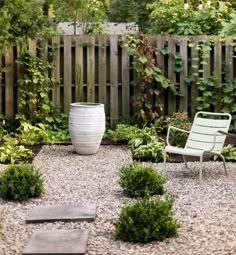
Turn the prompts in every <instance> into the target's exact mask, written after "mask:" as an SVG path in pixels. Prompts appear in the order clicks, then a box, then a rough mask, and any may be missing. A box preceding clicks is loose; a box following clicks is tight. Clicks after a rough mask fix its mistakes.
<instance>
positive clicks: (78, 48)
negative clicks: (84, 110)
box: [74, 36, 84, 102]
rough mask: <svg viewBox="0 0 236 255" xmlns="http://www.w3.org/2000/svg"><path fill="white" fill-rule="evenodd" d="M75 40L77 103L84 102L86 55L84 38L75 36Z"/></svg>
mask: <svg viewBox="0 0 236 255" xmlns="http://www.w3.org/2000/svg"><path fill="white" fill-rule="evenodd" d="M74 39H75V101H76V102H83V101H84V98H83V87H84V61H83V60H84V53H83V37H78V36H74Z"/></svg>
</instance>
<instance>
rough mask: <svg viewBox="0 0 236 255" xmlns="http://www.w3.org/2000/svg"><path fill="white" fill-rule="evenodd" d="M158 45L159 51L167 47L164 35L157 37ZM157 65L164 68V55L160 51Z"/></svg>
mask: <svg viewBox="0 0 236 255" xmlns="http://www.w3.org/2000/svg"><path fill="white" fill-rule="evenodd" d="M156 47H157V49H158V51H159V52H160V50H162V49H163V48H164V47H165V38H164V36H162V35H158V36H157V37H156ZM157 65H158V66H159V67H160V68H161V69H162V70H164V55H163V54H161V53H159V54H158V55H157Z"/></svg>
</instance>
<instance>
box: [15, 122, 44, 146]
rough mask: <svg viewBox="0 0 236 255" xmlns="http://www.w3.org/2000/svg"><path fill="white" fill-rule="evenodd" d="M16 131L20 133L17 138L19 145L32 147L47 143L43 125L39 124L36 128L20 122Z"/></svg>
mask: <svg viewBox="0 0 236 255" xmlns="http://www.w3.org/2000/svg"><path fill="white" fill-rule="evenodd" d="M18 131H19V132H20V134H19V136H18V137H19V140H20V143H21V144H27V145H34V144H41V143H48V140H49V139H48V134H47V132H46V130H45V128H44V125H43V124H39V126H38V127H36V126H33V125H31V124H30V123H27V122H22V123H21V126H20V127H19V128H18Z"/></svg>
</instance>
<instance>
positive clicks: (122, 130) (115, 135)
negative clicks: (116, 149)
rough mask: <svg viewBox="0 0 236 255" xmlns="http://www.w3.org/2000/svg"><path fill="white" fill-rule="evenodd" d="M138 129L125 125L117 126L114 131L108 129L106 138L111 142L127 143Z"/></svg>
mask: <svg viewBox="0 0 236 255" xmlns="http://www.w3.org/2000/svg"><path fill="white" fill-rule="evenodd" d="M138 129H139V128H138V127H137V126H130V125H127V124H117V125H116V128H115V130H112V129H108V130H107V136H108V138H110V139H111V140H112V141H113V142H128V141H129V140H130V139H132V137H133V136H134V133H135V132H136V131H137V130H138Z"/></svg>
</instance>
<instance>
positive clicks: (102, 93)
mask: <svg viewBox="0 0 236 255" xmlns="http://www.w3.org/2000/svg"><path fill="white" fill-rule="evenodd" d="M106 49H107V36H105V35H104V36H99V37H98V94H99V96H98V98H99V102H100V103H102V104H105V103H106V83H107V63H106V56H107V54H106ZM105 109H106V110H108V109H107V107H106V105H105Z"/></svg>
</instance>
